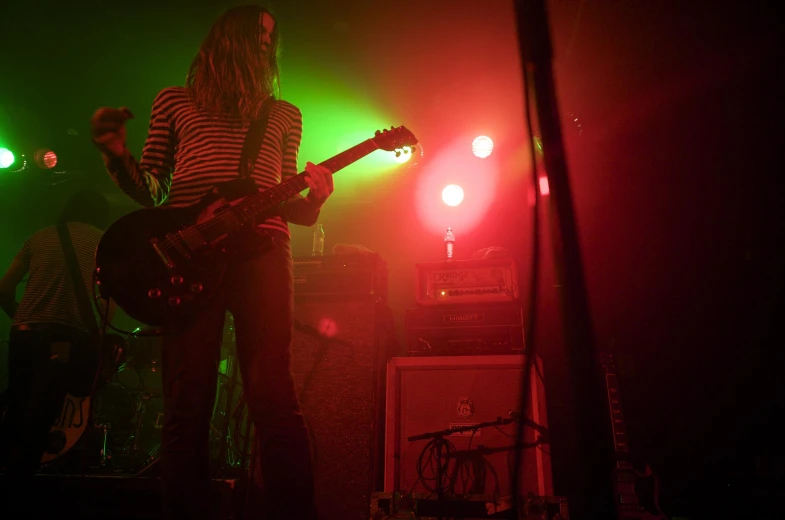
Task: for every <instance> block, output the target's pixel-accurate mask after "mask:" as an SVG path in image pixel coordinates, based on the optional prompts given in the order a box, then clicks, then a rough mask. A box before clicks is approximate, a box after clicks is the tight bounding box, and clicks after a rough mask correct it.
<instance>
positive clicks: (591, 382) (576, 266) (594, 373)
mask: <svg viewBox="0 0 785 520" xmlns="http://www.w3.org/2000/svg"><path fill="white" fill-rule="evenodd" d="M515 11H516V17H517V27H518V44H519V47H520V48H519V50H520V57H521V66H522V70H523V71H524V88H529V85H527V81H526V79H527V77H528V76H529V75H530V77H531V78H532V85H531V87H533V90H534V94H535V95H534V99H535V101H534V104H535V105H536V114H537V121H538V123H539V129H540V133H541V135H542V144H543V162H544V165H545V170H546V172H547V176H548V186H549V189H550V198H551V202H552V204H553V208H554V211H553V213H552V215H551V219H552V220H551V242H552V244H553V256H554V259H553V261H554V267H555V271H556V276H557V284H558V287H560V288H561V292H560V295H559V296H560V303H561V312H562V317H563V322H562V328H563V331H564V332H563V334H564V342H565V349H566V353H567V361H568V366H569V367H570V370H571V380H572V391H573V394H574V405H575V408H576V415H577V422H578V424H577V426H578V441H577V442H578V462H579V464H578V465H577V466H576V467H575V471H576V472H577V475H578V479H579V480H580V483H579V484H578V485H577V486H576V487H577V488H578V489H576V490H575V491H576V493H575V494H574V496H572V497H570V499H571V501H573V502H572V503H571V504H570V509H571V510H573V511H575V516H576V517H585V518H607V517H609V516H608V515H610V514H612V511H613V507H612V501H611V497H612V496H613V490H612V488H611V479H610V476H609V477H608V478H601V477H602V476H603V474H604V473H607V471H608V470H607V467H606V464H605V460H606V455H607V456H610V454H611V453H612V445H611V436H610V435H608V432H607V430H606V429H605V428H604V421H605V418H606V413H607V412H606V411H605V403H604V399H605V397H604V394H603V387H602V384H601V378H600V371H599V367H598V366H597V357H596V355H595V353H594V344H593V333H592V324H591V317H590V314H589V305H588V301H587V300H588V298H587V294H586V286H585V282H584V276H583V270H582V264H581V255H580V247H579V242H578V231H577V228H576V223H575V211H574V208H573V203H572V196H571V193H570V183H569V176H568V171H567V163H566V160H565V150H564V144H563V140H562V132H561V125H560V120H559V111H558V107H557V100H556V89H555V86H554V78H553V69H552V64H551V58H552V48H551V40H550V27H549V22H548V16H547V12H546V2H545V0H515ZM526 109H527V110H528V109H529V107H526ZM526 374H527V371H524V377H525V376H526ZM520 456H521V455H520V452H519V453H518V456H517V457H516V460H517V461H520ZM518 473H519V472H518V471H515V472H514V473H513V475H515V480H516V482H517V479H518ZM608 475H610V473H608ZM516 485H517V484H516ZM517 495H518V494H517V493H516V492H514V493H513V501H514V502H513V505H514V506H516V509H517V498H518V497H517ZM573 505H574V506H575V507H573Z"/></svg>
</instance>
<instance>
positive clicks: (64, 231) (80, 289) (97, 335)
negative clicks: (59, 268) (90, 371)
mask: <svg viewBox="0 0 785 520" xmlns="http://www.w3.org/2000/svg"><path fill="white" fill-rule="evenodd" d="M57 234H58V235H60V244H61V245H62V246H63V254H65V263H66V264H67V265H68V270H69V271H70V272H71V281H72V282H73V283H74V294H75V295H76V302H77V304H78V306H79V314H80V315H81V317H82V321H83V322H84V323H85V325H87V328H88V330H89V331H90V337H92V339H93V342H94V343H95V345H97V346H98V345H101V331H100V329H99V328H98V322H97V321H96V319H95V314H93V307H92V305H90V299H89V297H88V296H87V289H86V288H85V284H84V278H82V271H80V270H79V262H78V261H77V260H76V251H75V250H74V244H73V243H72V242H71V235H70V234H69V233H68V227H67V226H66V224H65V222H60V223H58V224H57Z"/></svg>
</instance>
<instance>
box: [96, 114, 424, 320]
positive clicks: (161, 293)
mask: <svg viewBox="0 0 785 520" xmlns="http://www.w3.org/2000/svg"><path fill="white" fill-rule="evenodd" d="M416 144H417V138H416V137H415V136H414V134H412V132H410V131H409V130H408V129H406V127H403V126H399V127H397V128H396V127H392V128H390V129H389V130H383V131H378V130H377V131H376V134H375V136H374V137H372V138H370V139H367V140H365V141H363V142H362V143H360V144H358V145H356V146H353V147H352V148H349V149H348V150H345V151H343V152H341V153H339V154H338V155H336V156H334V157H332V158H330V159H327V160H326V161H324V162H322V163H321V164H322V165H323V166H326V167H327V168H328V169H329V170H330V171H332V172H333V173H334V172H337V171H338V170H340V169H342V168H345V167H346V166H348V165H350V164H352V163H353V162H355V161H357V160H359V159H361V158H362V157H365V156H366V155H368V154H370V153H371V152H373V151H375V150H378V149H381V150H387V151H396V152H397V153H400V150H401V149H402V148H403V147H413V146H414V145H416ZM307 187H308V185H307V183H306V181H305V172H302V173H300V174H298V175H296V176H294V177H292V178H290V179H287V180H286V181H284V182H282V183H281V184H279V185H277V186H274V187H272V188H269V189H266V190H264V191H259V190H258V189H257V188H256V185H255V184H254V183H253V180H252V179H250V178H249V177H243V178H238V179H235V180H232V181H229V182H225V183H221V184H218V185H216V186H215V187H214V188H213V189H212V190H210V192H209V193H207V194H206V195H205V196H204V197H203V198H202V199H201V200H200V201H198V202H196V203H194V204H192V205H190V206H185V207H182V208H170V207H166V206H161V207H156V208H145V209H139V210H136V211H134V212H131V213H129V214H128V215H125V216H123V217H121V218H120V219H118V220H117V221H115V222H114V223H113V224H112V225H111V226H110V227H109V229H107V230H106V232H105V233H104V235H103V237H102V238H101V241H100V242H99V244H98V249H97V250H96V282H97V284H98V288H99V291H100V293H101V296H103V297H105V298H112V299H114V300H115V302H117V305H118V306H119V307H120V308H121V309H123V311H125V312H126V314H128V315H129V316H130V317H132V318H134V319H136V320H138V321H140V322H142V323H145V324H147V325H151V326H163V327H166V326H169V325H173V324H175V323H178V322H180V321H181V320H184V319H188V318H189V317H191V316H193V314H194V313H195V312H196V311H198V310H199V309H200V308H202V307H204V305H205V304H206V303H207V301H209V300H210V298H211V297H212V295H213V294H215V291H216V290H217V288H218V287H219V285H220V283H221V279H222V277H223V273H224V270H225V269H226V265H227V263H228V261H229V258H230V257H231V255H232V253H233V252H234V251H236V250H237V249H238V248H239V247H241V246H242V243H243V240H242V237H243V235H244V232H247V231H248V230H249V229H251V228H252V227H253V225H254V222H255V221H256V220H257V218H260V217H261V218H264V217H265V216H266V215H270V214H272V212H273V211H274V210H275V209H276V207H277V206H278V205H279V204H281V203H282V202H284V201H286V200H288V199H290V198H291V197H293V196H294V195H296V194H298V193H300V192H301V191H303V190H304V189H306V188H307Z"/></svg>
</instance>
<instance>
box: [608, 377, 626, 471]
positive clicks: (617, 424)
mask: <svg viewBox="0 0 785 520" xmlns="http://www.w3.org/2000/svg"><path fill="white" fill-rule="evenodd" d="M605 385H606V387H607V390H608V408H609V410H610V415H611V428H612V431H613V447H614V451H615V453H616V460H617V462H619V463H621V462H626V460H627V457H628V456H629V452H630V447H629V445H628V443H627V426H626V425H625V423H624V414H623V413H622V410H621V399H620V397H619V381H618V376H617V375H616V373H615V372H613V371H610V370H609V371H607V372H606V374H605Z"/></svg>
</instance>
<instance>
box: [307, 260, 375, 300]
mask: <svg viewBox="0 0 785 520" xmlns="http://www.w3.org/2000/svg"><path fill="white" fill-rule="evenodd" d="M294 297H295V300H296V301H298V300H303V299H308V300H309V301H312V300H313V299H314V298H316V299H330V298H332V297H339V298H341V299H345V298H346V297H360V298H367V297H372V298H373V299H378V300H380V301H384V300H386V299H387V263H386V262H385V261H384V260H382V258H381V257H380V256H379V255H378V254H377V253H367V254H361V253H357V254H344V255H326V256H308V257H298V258H295V259H294Z"/></svg>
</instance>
